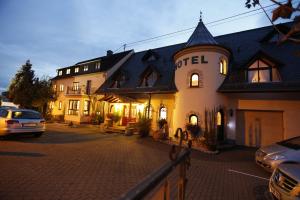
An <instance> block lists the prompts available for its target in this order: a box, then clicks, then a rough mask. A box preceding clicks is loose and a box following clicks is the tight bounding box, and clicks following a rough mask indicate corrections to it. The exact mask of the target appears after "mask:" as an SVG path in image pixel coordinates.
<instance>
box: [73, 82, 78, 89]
mask: <svg viewBox="0 0 300 200" xmlns="http://www.w3.org/2000/svg"><path fill="white" fill-rule="evenodd" d="M72 90H73V91H78V90H79V82H73V86H72Z"/></svg>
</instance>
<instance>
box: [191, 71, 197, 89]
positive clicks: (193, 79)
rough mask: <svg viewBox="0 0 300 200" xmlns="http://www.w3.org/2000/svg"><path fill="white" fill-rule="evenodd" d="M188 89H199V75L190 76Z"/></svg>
mask: <svg viewBox="0 0 300 200" xmlns="http://www.w3.org/2000/svg"><path fill="white" fill-rule="evenodd" d="M190 87H199V74H197V73H193V74H192V75H191V79H190Z"/></svg>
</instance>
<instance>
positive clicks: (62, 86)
mask: <svg viewBox="0 0 300 200" xmlns="http://www.w3.org/2000/svg"><path fill="white" fill-rule="evenodd" d="M59 91H60V92H63V91H64V85H63V84H60V85H59Z"/></svg>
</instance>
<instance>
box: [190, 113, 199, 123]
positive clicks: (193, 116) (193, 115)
mask: <svg viewBox="0 0 300 200" xmlns="http://www.w3.org/2000/svg"><path fill="white" fill-rule="evenodd" d="M189 123H190V124H192V125H198V116H197V115H195V114H192V115H190V117H189Z"/></svg>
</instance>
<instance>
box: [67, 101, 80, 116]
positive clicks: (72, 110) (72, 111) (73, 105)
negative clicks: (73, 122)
mask: <svg viewBox="0 0 300 200" xmlns="http://www.w3.org/2000/svg"><path fill="white" fill-rule="evenodd" d="M79 105H80V101H79V100H70V101H69V110H68V114H69V115H78V114H79Z"/></svg>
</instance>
